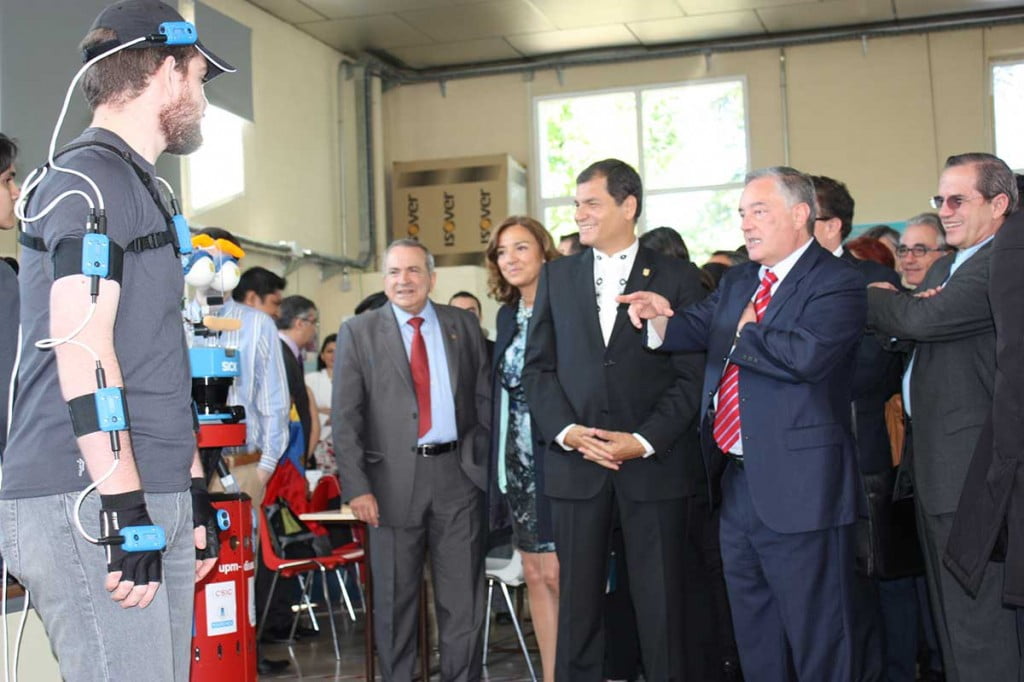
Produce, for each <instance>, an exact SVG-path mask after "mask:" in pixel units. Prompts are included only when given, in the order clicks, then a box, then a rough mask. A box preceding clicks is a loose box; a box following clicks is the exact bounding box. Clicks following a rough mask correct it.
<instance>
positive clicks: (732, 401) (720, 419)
mask: <svg viewBox="0 0 1024 682" xmlns="http://www.w3.org/2000/svg"><path fill="white" fill-rule="evenodd" d="M778 279H779V278H778V277H776V275H775V273H773V272H772V271H770V270H769V271H768V272H766V273H765V274H764V279H762V280H761V286H760V287H758V289H757V295H756V296H754V315H756V316H757V321H758V322H760V321H761V318H762V317H764V311H765V309H766V308H767V307H768V303H770V302H771V300H772V285H773V284H775V282H776V281H777V280H778ZM711 435H712V436H713V437H714V439H715V443H716V444H717V445H718V447H719V448H721V449H722V452H729V450H731V449H732V448H733V447H734V446H735V445H736V441H738V440H739V438H740V368H739V367H738V366H737V365H735V364H733V363H731V362H730V363H729V365H728V367H726V368H725V372H724V373H723V374H722V380H721V381H720V382H719V383H718V410H717V411H716V412H715V423H714V425H713V427H712V431H711Z"/></svg>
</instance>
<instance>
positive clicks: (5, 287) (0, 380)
mask: <svg viewBox="0 0 1024 682" xmlns="http://www.w3.org/2000/svg"><path fill="white" fill-rule="evenodd" d="M0 320H2V322H0V398H2V402H0V455H3V452H4V445H5V444H6V443H7V400H8V398H9V396H8V394H7V390H8V389H9V388H10V386H11V371H12V370H13V369H14V356H15V355H17V351H18V348H17V346H18V276H17V275H15V274H14V269H13V268H12V267H10V265H9V264H7V263H0Z"/></svg>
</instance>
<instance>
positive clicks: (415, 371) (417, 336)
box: [409, 317, 430, 438]
mask: <svg viewBox="0 0 1024 682" xmlns="http://www.w3.org/2000/svg"><path fill="white" fill-rule="evenodd" d="M409 324H411V325H412V329H413V332H412V352H411V353H410V355H409V369H410V370H411V371H412V385H413V388H415V389H416V407H417V408H418V409H419V413H420V428H419V433H418V434H417V436H418V437H419V438H422V437H423V435H424V434H425V433H426V432H427V431H429V430H430V361H429V360H427V344H426V342H425V341H424V340H423V333H422V332H421V331H420V326H421V325H422V324H423V318H422V317H414V318H412V319H411V320H409Z"/></svg>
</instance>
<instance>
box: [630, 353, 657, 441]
mask: <svg viewBox="0 0 1024 682" xmlns="http://www.w3.org/2000/svg"><path fill="white" fill-rule="evenodd" d="M659 344H660V342H659ZM633 438H636V439H637V440H638V441H640V445H643V446H644V459H647V458H648V457H650V456H651V455H653V454H654V448H652V447H651V444H650V442H648V440H647V439H646V438H644V437H643V436H641V435H640V434H639V433H634V434H633Z"/></svg>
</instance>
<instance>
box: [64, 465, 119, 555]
mask: <svg viewBox="0 0 1024 682" xmlns="http://www.w3.org/2000/svg"><path fill="white" fill-rule="evenodd" d="M120 461H121V459H120V458H119V457H118V456H117V455H114V463H113V464H111V465H110V469H109V470H107V473H105V474H103V475H102V476H100V477H99V478H98V479H97V480H95V481H93V482H92V483H90V484H89V487H88V488H86V489H85V490H83V491H82V492H80V493H79V494H78V497H76V498H75V509H74V520H75V528H77V529H78V532H79V533H81V534H82V537H83V538H85V539H86V540H88V541H89V542H91V543H92V544H94V545H98V544H100V541H99V540H97V539H96V538H94V537H93V536H91V535H89V534H88V533H87V532H86V531H85V528H83V527H82V518H81V516H80V511H81V509H82V503H83V502H85V498H86V497H87V496H88V495H89V493H91V492H92V491H93V490H95V489H96V488H97V487H98V486H99V485H100V484H101V483H103V482H104V481H106V480H107V479H108V478H110V477H111V476H113V475H114V470H115V469H117V464H118V462H120Z"/></svg>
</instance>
